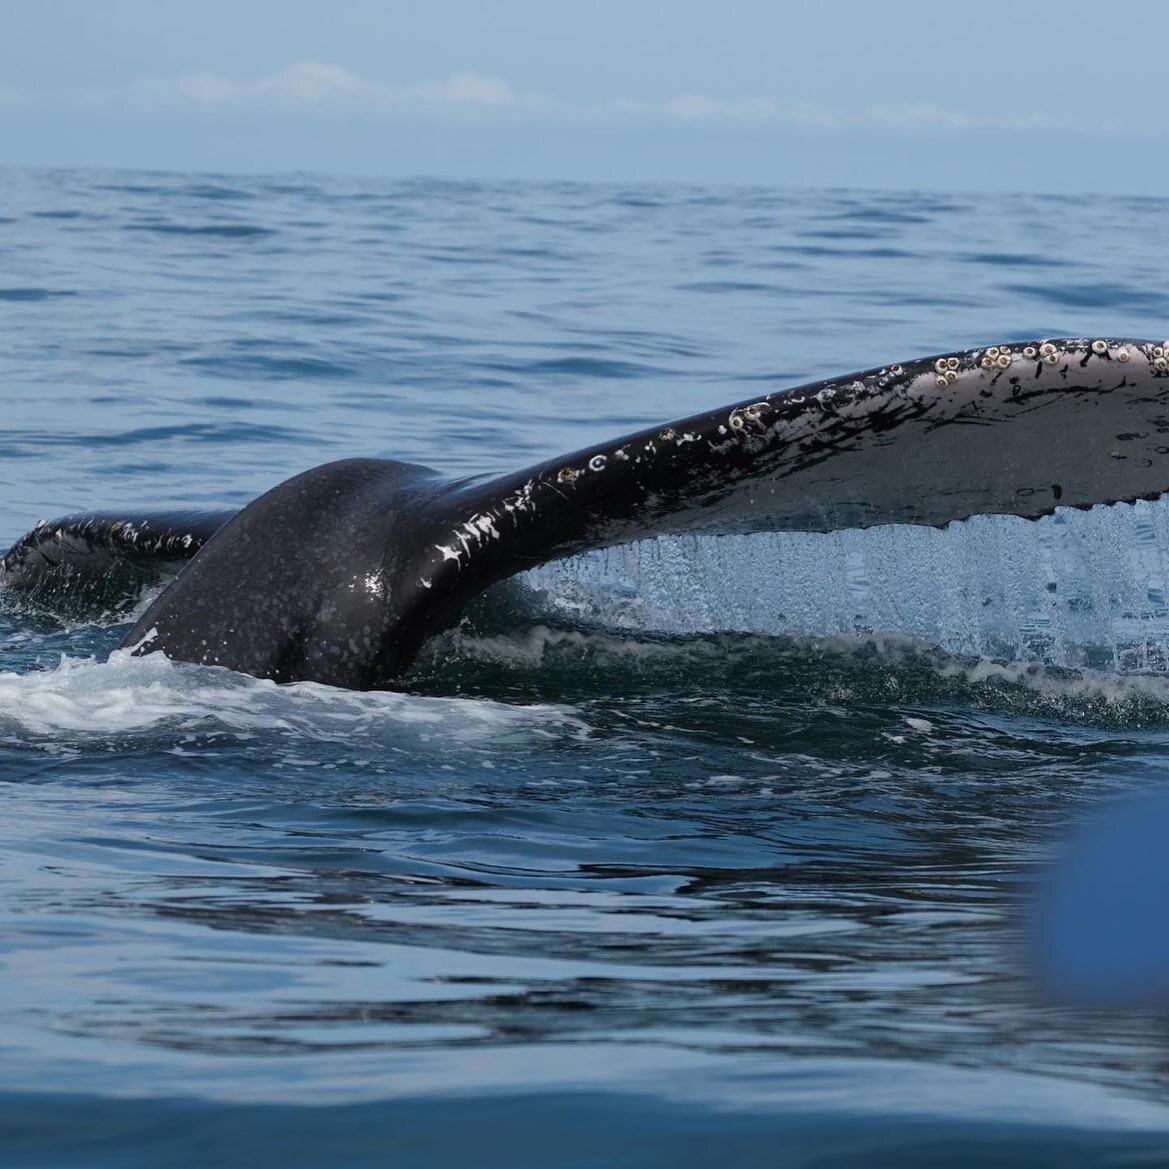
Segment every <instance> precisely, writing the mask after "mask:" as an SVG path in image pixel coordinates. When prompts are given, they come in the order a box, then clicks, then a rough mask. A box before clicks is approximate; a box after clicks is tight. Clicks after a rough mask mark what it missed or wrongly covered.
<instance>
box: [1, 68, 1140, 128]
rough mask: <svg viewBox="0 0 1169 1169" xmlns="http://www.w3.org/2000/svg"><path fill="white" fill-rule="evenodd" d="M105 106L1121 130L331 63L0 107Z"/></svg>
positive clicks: (1036, 117) (52, 94) (30, 96)
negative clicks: (557, 87) (595, 95)
mask: <svg viewBox="0 0 1169 1169" xmlns="http://www.w3.org/2000/svg"><path fill="white" fill-rule="evenodd" d="M37 106H41V107H44V106H52V107H57V108H61V107H68V108H90V109H92V108H103V109H122V110H135V111H138V112H151V111H160V112H165V111H179V110H187V111H190V110H205V111H214V110H221V111H238V112H240V113H269V114H271V113H286V114H287V113H295V112H317V113H323V114H329V113H334V114H346V113H347V114H365V115H371V116H377V117H384V118H388V119H395V120H413V119H418V120H440V121H441V120H456V121H457V120H460V119H473V120H475V121H476V122H480V123H481V122H483V121H485V120H490V119H492V118H496V119H500V120H508V121H512V122H515V121H540V122H556V123H578V124H580V123H588V124H594V125H595V124H607V125H620V124H623V123H640V124H646V123H650V124H652V123H660V124H671V123H673V124H685V125H717V124H721V125H727V126H754V127H772V128H775V129H789V130H791V129H794V130H857V129H860V130H864V129H871V130H885V131H906V130H909V131H912V130H1000V131H1013V132H1041V131H1071V130H1076V131H1080V132H1085V131H1086V132H1094V133H1118V132H1121V131H1120V128H1119V127H1117V126H1115V125H1113V124H1105V123H1101V124H1099V125H1096V126H1092V127H1087V126H1084V125H1083V124H1082V123H1080V122H1073V121H1071V120H1070V119H1065V118H1061V117H1057V116H1053V115H1049V114H1046V113H1043V112H1018V113H1012V114H1009V115H1001V114H980V113H975V112H970V111H964V110H958V109H951V108H948V107H945V106H939V105H935V104H929V103H920V104H901V105H897V104H885V105H873V106H869V107H866V108H862V109H846V108H833V107H829V106H824V105H819V104H816V103H813V102H808V101H802V100H787V101H784V100H779V99H776V98H772V97H766V96H760V97H748V98H726V97H718V96H714V95H709V94H703V93H687V94H679V95H676V96H673V97H667V98H662V99H660V100H654V101H646V100H633V99H628V98H621V97H616V98H611V99H608V100H602V101H573V100H569V99H564V98H560V97H556V96H553V95H549V94H541V93H533V92H526V91H520V90H517V89H515V88H514V87H513V86H512V85H510V84H509V83H508V82H507V81H505V80H504V79H502V78H499V77H494V76H491V75H487V74H479V73H470V72H466V73H455V74H452V75H451V76H450V77H447V78H445V79H442V80H438V81H423V82H418V81H415V82H392V81H381V80H375V79H371V78H367V77H363V76H361V75H360V74H357V73H354V72H352V71H351V70H349V69H346V68H345V67H344V66H342V65H336V64H332V63H330V62H326V61H311V60H307V61H295V62H292V63H291V64H289V65H286V66H284V67H283V68H282V69H279V70H277V71H276V72H274V73H269V74H264V75H260V76H256V77H251V78H242V79H241V78H231V77H226V76H223V75H222V74H218V73H211V72H199V73H188V74H184V75H182V76H179V77H174V78H161V79H160V78H144V79H140V80H138V81H135V82H132V83H131V84H129V85H125V86H119V87H108V88H105V89H89V90H68V91H35V90H27V89H15V88H11V87H3V86H0V109H3V108H16V107H22V108H27V107H37Z"/></svg>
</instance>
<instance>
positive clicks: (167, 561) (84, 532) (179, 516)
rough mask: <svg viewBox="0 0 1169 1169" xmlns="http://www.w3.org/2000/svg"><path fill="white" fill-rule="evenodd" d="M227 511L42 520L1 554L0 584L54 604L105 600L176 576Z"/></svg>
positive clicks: (84, 515)
mask: <svg viewBox="0 0 1169 1169" xmlns="http://www.w3.org/2000/svg"><path fill="white" fill-rule="evenodd" d="M234 515H235V512H234V511H171V512H142V513H135V512H83V513H80V514H78V515H69V516H63V517H61V518H60V519H56V520H51V521H48V520H42V521H41V522H40V523H39V524H37V526H36V527H35V528H33V529H32V531H30V532H28V533H26V534H25V535H24V536H22V537H21V538H20V539H19V540H17V541H16V543H15V544H13V545H12V547H11V548H9V550H8V551H7V552H6V553H5V554H4V555H3V557H0V583H2V584H3V585H4V586H5V587H7V588H9V589H13V590H17V591H19V592H20V593H22V594H23V595H24V596H26V597H30V598H34V599H36V600H37V601H38V602H42V603H45V604H56V606H57V607H62V606H64V607H67V608H80V607H83V606H92V605H95V604H101V603H108V602H109V601H110V600H111V599H113V598H115V597H116V596H119V595H129V594H130V593H132V592H135V591H137V589H138V588H139V587H140V586H141V585H142V584H144V583H147V582H152V581H155V580H158V579H160V578H161V577H163V576H167V575H173V574H174V573H177V572H178V570H179V569H180V568H181V567H182V566H183V565H184V564H186V562H187V561H188V560H191V559H192V558H193V557H194V556H195V555H196V554H197V553H198V552H199V550H200V549H201V548H202V547H203V545H204V544H206V543H207V541H208V540H209V539H211V537H212V536H213V535H214V534H215V533H216V532H217V531H218V530H219V529H220V528H221V527H223V525H224V524H225V523H227V521H228V520H229V519H231V518H232V516H234Z"/></svg>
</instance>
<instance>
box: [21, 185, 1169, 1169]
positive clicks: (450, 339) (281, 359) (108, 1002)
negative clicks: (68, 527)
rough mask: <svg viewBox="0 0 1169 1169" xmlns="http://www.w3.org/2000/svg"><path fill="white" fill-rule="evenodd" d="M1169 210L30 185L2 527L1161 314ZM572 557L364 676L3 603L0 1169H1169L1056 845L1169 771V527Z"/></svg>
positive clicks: (1154, 516)
mask: <svg viewBox="0 0 1169 1169" xmlns="http://www.w3.org/2000/svg"><path fill="white" fill-rule="evenodd" d="M1167 210H1169V204H1167V203H1166V202H1165V201H1160V200H1150V199H1121V198H1070V197H1068V198H1059V197H1051V196H1042V197H1041V196H1029V195H1017V196H986V195H979V196H966V195H945V196H942V195H934V194H928V195H927V194H921V193H911V192H907V193H889V192H884V193H877V192H864V191H794V190H761V189H731V188H716V187H711V188H705V187H703V188H699V187H685V186H647V185H643V186H604V185H580V184H547V185H535V184H475V183H444V182H437V181H423V180H416V181H383V182H378V181H372V180H361V181H356V180H343V179H338V178H322V177H320V176H293V177H287V176H286V177H280V178H256V177H239V176H200V177H192V176H180V175H167V174H129V173H121V172H118V173H102V172H96V171H86V172H80V171H38V172H32V171H20V170H7V171H0V403H2V418H3V422H2V424H0V489H2V490H0V545H4V546H7V544H8V543H10V542H11V541H12V540H15V539H16V538H17V537H18V536H19V535H20V534H21V533H22V532H23V531H25V530H26V529H27V528H29V527H31V526H32V524H34V523H35V522H36V521H37V520H39V519H41V518H50V517H52V516H54V515H59V514H63V513H66V512H70V511H76V510H84V509H88V508H100V509H103V510H109V509H114V508H127V509H131V510H133V509H136V508H137V509H141V508H159V507H165V506H167V505H182V506H183V507H196V506H198V507H203V506H207V507H225V506H239V505H242V504H244V503H246V502H247V501H249V500H250V499H252V498H254V497H255V496H256V495H257V494H258V493H260V492H261V491H263V490H264V489H266V488H267V487H269V486H271V485H273V484H274V483H276V482H277V481H279V480H280V479H282V478H285V477H287V476H288V475H290V474H292V473H294V472H296V471H299V470H302V469H304V468H306V467H309V466H312V465H314V464H316V463H320V462H324V461H326V460H328V459H330V458H336V457H343V456H349V455H375V456H389V457H396V458H402V459H407V460H414V461H418V462H423V463H427V464H430V465H432V466H435V467H438V468H440V469H442V470H444V471H448V472H451V473H471V472H483V471H503V470H508V469H512V468H515V467H518V466H522V465H524V464H525V463H528V462H533V461H535V460H537V459H540V458H544V457H547V456H550V455H553V454H555V453H557V452H559V451H565V450H571V449H575V448H578V447H581V446H584V445H586V444H588V443H591V442H595V441H599V440H600V439H603V438H606V437H610V436H612V435H615V434H618V433H620V432H622V431H623V430H629V429H634V428H636V427H639V426H643V425H649V424H651V423H654V422H656V421H659V420H664V419H668V418H673V417H679V416H683V415H685V414H687V413H692V412H695V411H698V410H701V409H705V408H709V407H711V406H714V405H717V404H718V403H720V402H724V401H733V400H737V399H740V398H743V397H747V396H749V395H750V394H751V393H753V392H755V391H756V390H757V389H759V390H760V392H762V389H763V388H765V389H766V390H771V389H775V388H779V387H782V386H784V385H794V384H798V383H799V382H802V381H808V380H812V379H815V378H819V377H826V376H830V375H833V374H837V373H841V372H844V371H847V370H850V369H857V368H864V367H868V366H872V365H877V364H882V363H885V362H890V361H896V360H903V359H907V358H910V357H914V356H918V355H921V354H926V353H931V352H937V351H942V350H946V349H954V348H960V347H964V346H969V345H974V344H978V343H981V342H991V341H1004V340H1012V339H1016V338H1019V337H1034V336H1043V335H1048V336H1064V335H1072V336H1075V335H1094V334H1103V335H1118V336H1124V335H1132V336H1147V337H1161V336H1163V335H1165V334H1166V333H1167V332H1169V328H1167V325H1169V292H1166V290H1165V286H1164V272H1165V271H1166V268H1167V265H1169V216H1167V215H1166V211H1167ZM289 554H290V555H295V556H311V555H312V549H311V547H306V548H303V549H290V550H289ZM530 583H531V584H533V585H535V586H538V587H539V588H540V589H541V590H543V602H542V607H541V608H539V609H538V610H537V611H535V612H525V613H518V614H517V613H498V612H495V613H491V612H488V613H486V614H485V615H481V616H480V617H479V618H477V619H476V621H475V622H474V623H470V624H466V625H464V626H462V627H460V628H458V629H456V630H455V631H453V632H452V633H450V634H448V635H446V636H445V637H443V638H442V639H440V641H439V642H437V643H436V644H435V645H434V646H433V647H432V648H431V650H430V651H429V652H428V653H427V654H426V655H425V657H424V658H423V660H422V661H421V662H420V664H419V666H418V668H417V670H416V671H415V672H414V674H412V675H411V676H410V677H409V678H408V679H406V682H405V686H404V690H403V691H402V692H400V693H378V694H355V693H347V692H343V691H337V690H330V689H328V688H325V687H320V686H315V685H307V684H306V685H295V686H289V687H283V688H280V687H276V686H273V685H270V684H268V683H263V682H258V681H255V680H253V679H249V678H244V677H241V676H238V675H234V674H231V673H228V672H226V671H219V670H214V669H205V668H197V667H191V666H185V665H174V664H171V663H168V662H166V661H164V660H162V659H160V658H145V659H129V658H128V657H126V656H125V655H123V654H120V653H117V652H112V651H114V647H115V646H116V645H117V644H118V641H119V640H120V637H121V635H122V633H123V632H124V630H125V628H126V625H127V622H128V621H129V620H130V619H131V614H130V613H128V612H121V613H113V614H108V615H105V616H103V617H102V618H101V619H99V620H91V619H89V618H84V619H82V618H78V617H73V618H68V617H54V616H52V615H46V614H44V613H38V612H30V611H28V610H27V609H25V608H22V607H21V606H20V605H19V604H18V603H16V602H14V601H13V599H12V598H10V597H9V598H3V597H0V807H2V814H0V1163H2V1164H4V1165H9V1164H11V1165H13V1166H30V1167H31V1166H37V1167H41V1166H46V1167H47V1166H91V1165H118V1166H143V1167H145V1166H152V1167H154V1166H202V1165H206V1164H209V1163H218V1164H224V1165H233V1164H240V1165H244V1164H246V1165H249V1166H257V1167H259V1166H266V1165H273V1166H276V1165H279V1166H281V1167H283V1169H288V1167H293V1166H316V1165H341V1164H344V1165H349V1166H354V1165H367V1164H368V1165H374V1164H383V1163H387V1162H390V1161H392V1162H394V1163H401V1164H409V1165H442V1164H449V1163H459V1164H469V1165H482V1166H500V1167H503V1166H508V1167H518V1166H533V1167H534V1166H564V1167H568V1166H573V1167H576V1166H594V1165H598V1166H599V1165H622V1166H624V1165H628V1166H635V1165H636V1166H642V1165H662V1166H667V1165H668V1166H675V1167H676V1166H686V1165H698V1164H703V1165H705V1164H709V1163H711V1162H712V1161H717V1162H718V1163H722V1164H731V1165H733V1164H741V1165H757V1164H782V1165H815V1166H838V1165H839V1166H844V1165H866V1166H872V1165H890V1166H893V1165H897V1166H904V1165H915V1164H916V1165H935V1164H940V1163H945V1164H948V1165H984V1164H994V1165H1001V1164H1018V1165H1028V1166H1031V1165H1077V1166H1080V1165H1093V1164H1101V1165H1103V1164H1120V1163H1140V1164H1159V1163H1166V1164H1169V1107H1166V1105H1165V1102H1164V1101H1165V1093H1166V1088H1167V1077H1166V1070H1165V1069H1166V1066H1167V1064H1166V1042H1165V1033H1164V1026H1163V1022H1162V1020H1161V1017H1160V1016H1158V1015H1156V1014H1150V1013H1148V1012H1138V1011H1136V1010H1111V1011H1108V1010H1093V1011H1091V1012H1088V1011H1085V1010H1082V1009H1078V1008H1076V1007H1075V1006H1074V1005H1068V1004H1065V1003H1060V1002H1057V1001H1054V1000H1051V999H1049V998H1048V997H1047V996H1045V994H1044V989H1043V986H1042V985H1040V984H1039V983H1037V981H1036V979H1035V978H1034V977H1032V975H1031V973H1030V972H1029V967H1028V963H1027V960H1026V957H1025V955H1026V951H1027V948H1028V935H1027V929H1028V927H1027V924H1026V917H1027V914H1026V904H1027V895H1028V890H1029V888H1030V887H1031V886H1032V885H1033V884H1034V882H1035V880H1036V879H1037V878H1041V874H1042V873H1043V871H1044V866H1045V865H1046V863H1047V862H1048V860H1049V858H1050V857H1051V856H1052V855H1053V854H1054V853H1055V852H1056V851H1057V850H1058V848H1059V843H1060V841H1061V840H1062V839H1063V837H1064V835H1065V834H1066V832H1067V831H1068V830H1069V828H1070V827H1071V826H1073V825H1075V824H1077V823H1078V822H1080V821H1082V820H1083V819H1084V818H1085V817H1087V816H1090V815H1091V814H1092V811H1093V809H1095V808H1096V807H1098V806H1100V805H1101V804H1104V803H1107V802H1108V801H1109V800H1111V799H1114V798H1116V797H1118V796H1120V795H1121V794H1122V793H1125V792H1128V791H1131V790H1133V789H1144V788H1149V787H1153V786H1155V785H1157V784H1158V783H1160V782H1162V781H1163V780H1164V778H1165V776H1166V772H1167V770H1169V681H1166V679H1165V673H1166V662H1167V660H1169V655H1167V652H1166V642H1167V635H1169V611H1167V610H1169V605H1167V603H1166V600H1165V597H1166V589H1167V588H1169V508H1166V506H1164V505H1162V504H1159V503H1158V504H1139V505H1135V506H1133V507H1120V508H1114V509H1096V510H1094V511H1092V512H1089V513H1084V514H1080V513H1075V514H1072V515H1063V514H1057V515H1056V516H1055V517H1052V519H1050V520H1046V521H1041V522H1039V523H1036V524H1027V523H1025V522H1023V521H1013V520H1005V519H998V520H980V521H972V522H971V523H968V524H964V525H956V526H954V527H952V528H950V529H947V530H946V531H944V532H933V531H923V532H917V531H910V530H906V529H885V530H877V531H873V532H869V533H863V534H857V533H845V534H839V535H834V536H823V537H817V536H807V535H801V536H794V535H793V536H776V537H767V538H751V539H746V538H735V539H727V540H722V541H720V540H711V539H704V540H693V539H691V540H688V541H687V540H676V541H672V542H648V543H645V544H641V545H637V546H635V547H633V548H630V549H624V550H614V551H612V552H610V553H606V554H604V555H601V556H593V557H585V558H581V559H578V560H574V561H571V562H568V563H567V564H564V565H557V566H551V567H549V568H547V569H544V570H541V571H540V572H539V573H536V574H533V576H532V577H531V579H530Z"/></svg>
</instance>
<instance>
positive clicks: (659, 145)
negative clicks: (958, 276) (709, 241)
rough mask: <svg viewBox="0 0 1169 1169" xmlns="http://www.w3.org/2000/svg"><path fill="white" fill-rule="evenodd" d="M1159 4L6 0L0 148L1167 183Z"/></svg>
mask: <svg viewBox="0 0 1169 1169" xmlns="http://www.w3.org/2000/svg"><path fill="white" fill-rule="evenodd" d="M1167 99H1169V7H1167V6H1164V5H1161V4H1154V3H1133V2H1129V0H1114V2H1111V3H1108V4H1101V3H1099V2H1094V3H1089V2H1087V0H1061V2H1059V3H1055V2H1049V0H1014V2H1013V3H1006V2H1003V0H970V2H969V3H965V4H955V3H948V2H944V0H936V2H934V3H927V2H924V0H889V2H887V3H884V4H882V3H860V2H851V3H844V2H832V0H819V2H816V0H802V2H799V3H790V2H787V0H719V2H717V3H716V2H715V0H709V2H705V3H699V2H696V0H673V2H669V3H667V2H665V0H658V2H652V0H640V2H639V0H623V2H616V0H589V2H588V3H584V2H579V3H572V4H568V3H563V2H560V0H481V2H479V3H475V2H472V0H412V2H405V0H398V2H392V0H333V2H332V3H322V2H320V0H234V2H230V0H199V2H198V3H195V2H191V3H185V4H180V3H177V2H172V0H101V2H98V0H4V4H3V6H2V8H0V165H3V164H10V165H12V164H14V165H28V164H33V165H93V166H118V167H136V168H162V169H181V170H218V171H274V170H275V171H288V170H323V171H331V172H338V173H352V174H377V175H390V176H401V175H416V174H431V175H435V174H437V175H447V176H456V177H521V178H552V179H555V178H570V179H592V178H595V179H629V180H638V179H680V180H694V181H700V182H732V183H779V184H792V185H801V186H803V185H813V186H815V185H846V186H877V187H926V188H939V189H949V190H962V189H968V190H987V189H989V190H1036V191H1068V192H1082V191H1121V192H1131V193H1137V194H1155V195H1162V194H1169V129H1167V119H1166V116H1165V109H1166V106H1167V105H1169V100H1167Z"/></svg>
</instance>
